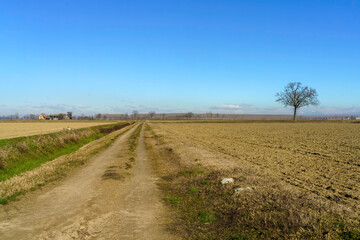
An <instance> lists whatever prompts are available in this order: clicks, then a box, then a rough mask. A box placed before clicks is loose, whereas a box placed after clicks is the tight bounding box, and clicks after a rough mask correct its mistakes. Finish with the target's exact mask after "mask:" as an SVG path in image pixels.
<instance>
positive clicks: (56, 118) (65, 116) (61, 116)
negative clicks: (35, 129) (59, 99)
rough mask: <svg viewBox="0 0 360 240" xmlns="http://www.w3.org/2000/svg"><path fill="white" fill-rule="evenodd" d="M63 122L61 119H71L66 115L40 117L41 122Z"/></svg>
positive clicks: (44, 115) (43, 115) (42, 115)
mask: <svg viewBox="0 0 360 240" xmlns="http://www.w3.org/2000/svg"><path fill="white" fill-rule="evenodd" d="M59 119H60V120H61V119H69V118H68V116H67V115H65V114H62V113H60V114H50V115H47V114H41V115H39V120H59Z"/></svg>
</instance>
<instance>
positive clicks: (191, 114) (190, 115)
mask: <svg viewBox="0 0 360 240" xmlns="http://www.w3.org/2000/svg"><path fill="white" fill-rule="evenodd" d="M185 116H186V117H187V118H189V119H190V118H192V117H193V116H194V114H193V113H192V112H188V113H187V114H185Z"/></svg>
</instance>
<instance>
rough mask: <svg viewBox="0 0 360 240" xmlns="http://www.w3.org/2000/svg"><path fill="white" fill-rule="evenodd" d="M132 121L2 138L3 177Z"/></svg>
mask: <svg viewBox="0 0 360 240" xmlns="http://www.w3.org/2000/svg"><path fill="white" fill-rule="evenodd" d="M127 125H128V123H119V124H109V125H105V126H96V127H90V128H84V129H78V130H73V131H61V132H58V133H51V134H46V135H37V136H31V137H21V138H15V139H5V140H0V181H4V180H6V179H10V178H11V177H13V176H16V175H19V174H21V173H23V172H26V171H29V170H32V169H34V168H37V167H39V166H40V165H41V164H43V163H45V162H48V161H51V160H53V159H55V158H58V157H60V156H62V155H65V154H69V153H72V152H75V151H77V150H78V149H79V148H80V147H82V146H84V145H85V144H88V143H89V142H92V141H94V140H96V139H99V138H101V137H103V136H105V135H107V134H109V133H111V132H113V131H116V130H118V129H121V128H123V127H126V126H127Z"/></svg>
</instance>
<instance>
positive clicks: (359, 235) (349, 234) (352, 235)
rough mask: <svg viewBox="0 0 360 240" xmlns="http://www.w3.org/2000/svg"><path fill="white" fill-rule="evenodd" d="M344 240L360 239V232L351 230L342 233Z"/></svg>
mask: <svg viewBox="0 0 360 240" xmlns="http://www.w3.org/2000/svg"><path fill="white" fill-rule="evenodd" d="M340 236H341V238H342V239H346V240H350V239H360V230H351V231H345V232H342V233H340Z"/></svg>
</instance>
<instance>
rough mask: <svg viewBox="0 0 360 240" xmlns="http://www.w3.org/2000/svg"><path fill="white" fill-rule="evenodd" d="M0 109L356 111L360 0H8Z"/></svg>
mask: <svg viewBox="0 0 360 240" xmlns="http://www.w3.org/2000/svg"><path fill="white" fill-rule="evenodd" d="M0 12H1V14H0V81H1V94H0V115H7V114H14V113H15V112H18V113H20V114H28V113H42V112H46V113H56V112H67V111H73V112H74V113H76V114H81V113H84V114H93V113H98V112H101V113H131V112H132V111H133V110H137V111H139V112H144V113H145V112H148V111H156V112H159V113H160V112H165V113H173V112H188V111H192V112H197V113H205V112H209V111H211V112H214V113H241V114H291V112H292V109H291V108H284V107H283V106H282V105H281V104H279V103H277V102H275V93H276V92H278V91H281V90H282V89H283V88H284V86H285V85H286V84H287V83H288V82H294V81H299V82H302V83H303V84H304V85H308V86H311V87H313V88H315V89H316V90H317V91H318V93H319V100H320V103H321V104H320V105H319V106H318V107H308V108H304V109H302V110H301V111H300V114H307V115H309V114H310V115H320V114H355V115H360V101H359V100H360V98H359V89H360V67H359V64H360V44H359V42H360V31H359V29H360V1H359V0H348V1H335V0H334V1H250V0H249V1H241V2H240V1H230V0H229V1H214V0H207V1H205V0H199V1H188V0H186V1H181V2H174V1H158V0H155V1H151V2H150V1H137V0H135V1H106V2H104V1H93V0H87V1H85V0H79V1H69V0H64V1H44V0H43V1H39V0H34V1H24V0H22V1H3V2H2V3H1V5H0Z"/></svg>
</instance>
